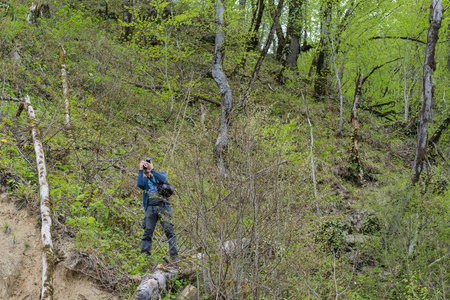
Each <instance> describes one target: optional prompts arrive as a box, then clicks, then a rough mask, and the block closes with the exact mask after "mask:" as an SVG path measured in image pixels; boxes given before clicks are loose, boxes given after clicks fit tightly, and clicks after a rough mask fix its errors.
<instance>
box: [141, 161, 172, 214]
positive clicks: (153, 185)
mask: <svg viewBox="0 0 450 300" xmlns="http://www.w3.org/2000/svg"><path fill="white" fill-rule="evenodd" d="M151 173H152V174H153V177H152V178H151V179H149V178H147V177H145V176H144V171H142V170H139V174H138V179H137V186H138V187H139V188H140V189H141V190H144V193H143V194H142V205H144V209H145V210H146V209H147V204H148V199H160V201H164V198H163V197H162V196H160V195H159V193H158V186H157V183H158V184H162V183H167V175H166V172H164V171H161V172H156V171H155V169H153V170H152V171H151Z"/></svg>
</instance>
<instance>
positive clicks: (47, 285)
mask: <svg viewBox="0 0 450 300" xmlns="http://www.w3.org/2000/svg"><path fill="white" fill-rule="evenodd" d="M23 103H24V106H25V110H26V112H27V115H28V124H29V125H30V127H31V136H32V138H33V143H34V152H35V154H36V166H37V170H38V176H39V190H40V196H41V222H42V228H41V239H42V249H43V253H42V286H41V300H44V299H45V300H49V299H53V243H52V233H51V227H52V217H51V212H50V198H49V186H48V183H47V168H46V165H45V154H44V148H43V147H42V143H41V141H40V133H39V130H38V126H37V124H38V121H37V120H36V116H35V115H34V110H33V107H32V106H31V102H30V97H29V96H28V95H27V96H26V97H25V98H24V101H23Z"/></svg>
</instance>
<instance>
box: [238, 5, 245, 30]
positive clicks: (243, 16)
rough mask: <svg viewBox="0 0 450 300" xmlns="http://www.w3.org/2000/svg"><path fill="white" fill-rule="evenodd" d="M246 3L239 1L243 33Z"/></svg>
mask: <svg viewBox="0 0 450 300" xmlns="http://www.w3.org/2000/svg"><path fill="white" fill-rule="evenodd" d="M246 3H247V0H239V6H240V9H241V10H242V11H241V14H240V15H241V27H242V28H241V30H242V32H245V5H246Z"/></svg>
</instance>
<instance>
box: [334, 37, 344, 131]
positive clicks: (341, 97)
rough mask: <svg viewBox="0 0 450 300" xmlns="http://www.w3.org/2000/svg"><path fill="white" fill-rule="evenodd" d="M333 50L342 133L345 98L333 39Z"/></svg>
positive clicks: (340, 129)
mask: <svg viewBox="0 0 450 300" xmlns="http://www.w3.org/2000/svg"><path fill="white" fill-rule="evenodd" d="M331 50H332V59H333V65H334V71H335V74H336V82H337V87H338V90H339V129H338V132H339V133H341V132H342V124H343V118H342V115H343V111H344V97H343V95H342V86H341V78H340V77H339V71H338V69H337V65H336V53H335V52H334V41H333V38H332V39H331ZM344 61H345V55H344ZM342 65H344V63H342Z"/></svg>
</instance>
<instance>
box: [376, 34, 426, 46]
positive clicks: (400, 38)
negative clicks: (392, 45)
mask: <svg viewBox="0 0 450 300" xmlns="http://www.w3.org/2000/svg"><path fill="white" fill-rule="evenodd" d="M381 39H397V40H408V41H413V42H417V43H420V44H424V45H426V44H427V43H426V42H424V41H421V40H418V39H415V38H412V37H409V36H373V37H371V38H370V39H369V41H371V40H381Z"/></svg>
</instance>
